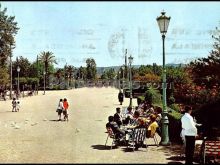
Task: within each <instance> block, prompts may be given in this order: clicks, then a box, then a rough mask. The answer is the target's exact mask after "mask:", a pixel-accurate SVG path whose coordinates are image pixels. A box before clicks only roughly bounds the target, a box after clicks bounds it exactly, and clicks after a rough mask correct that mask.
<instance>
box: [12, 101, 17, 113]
mask: <svg viewBox="0 0 220 165" xmlns="http://www.w3.org/2000/svg"><path fill="white" fill-rule="evenodd" d="M16 104H17V103H16V100H15V98H13V100H12V112H17V110H16Z"/></svg>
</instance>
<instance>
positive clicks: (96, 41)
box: [1, 1, 220, 67]
mask: <svg viewBox="0 0 220 165" xmlns="http://www.w3.org/2000/svg"><path fill="white" fill-rule="evenodd" d="M5 7H6V8H7V15H10V16H15V21H16V22H17V23H18V27H19V28H20V29H19V31H18V33H17V35H16V36H15V39H16V48H15V49H14V50H13V60H15V59H16V57H18V56H23V57H26V58H28V59H29V60H30V61H31V62H33V61H34V60H36V58H37V55H39V54H40V53H41V52H43V51H51V52H53V54H54V56H55V57H56V59H57V61H58V64H57V65H56V67H63V66H64V65H65V64H68V65H73V66H75V67H80V66H86V63H85V59H86V58H94V59H95V61H96V64H97V66H98V67H107V66H120V65H123V64H124V56H125V49H127V50H128V56H130V55H131V56H132V57H134V60H133V63H132V65H147V64H153V63H157V64H158V65H162V38H161V34H160V31H159V27H158V24H157V21H156V18H157V17H158V16H160V15H161V11H162V10H164V11H165V12H166V15H167V16H170V17H171V20H170V24H169V27H168V31H167V34H166V38H165V57H166V63H176V64H179V63H185V64H186V63H189V62H190V61H193V60H195V59H197V58H200V57H207V56H208V55H209V52H210V51H211V50H212V45H213V43H214V40H213V39H212V37H211V36H212V34H214V32H215V28H216V27H220V2H218V1H211V2H208V1H206V2H202V1H201V2H198V1H194V2H187V1H183V2H177V1H176V2H171V1H168V2H165V1H161V2H153V1H146V2H143V1H138V2H136V1H127V2H126V1H123V2H122V1H121V2H117V1H103V2H101V1H99V2H98V1H84V2H83V1H72V2H71V1H66V2H65V1H64V2H62V1H54V2H53V1H41V2H40V1H38V2H37V1H36V2H34V1H32V2H28V1H23V2H22V1H20V2H19V1H1V10H2V9H3V8H5Z"/></svg>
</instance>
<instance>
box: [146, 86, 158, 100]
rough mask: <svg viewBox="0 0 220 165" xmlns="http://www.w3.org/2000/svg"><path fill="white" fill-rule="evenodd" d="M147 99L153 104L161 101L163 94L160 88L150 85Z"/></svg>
mask: <svg viewBox="0 0 220 165" xmlns="http://www.w3.org/2000/svg"><path fill="white" fill-rule="evenodd" d="M145 100H147V101H148V102H151V103H153V104H156V103H161V94H160V92H159V90H157V89H155V88H152V87H150V88H149V89H148V90H147V92H146V94H145Z"/></svg>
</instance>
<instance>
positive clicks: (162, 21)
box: [156, 11, 170, 145]
mask: <svg viewBox="0 0 220 165" xmlns="http://www.w3.org/2000/svg"><path fill="white" fill-rule="evenodd" d="M165 13H166V12H164V11H162V12H161V14H162V15H161V16H159V17H157V19H156V20H157V23H158V25H159V28H160V33H161V34H162V41H163V72H162V75H163V113H162V136H161V142H160V144H161V145H169V144H170V142H169V133H168V124H169V121H168V117H167V113H168V112H167V100H166V68H165V44H164V41H165V35H166V32H167V29H168V25H169V22H170V17H167V16H165Z"/></svg>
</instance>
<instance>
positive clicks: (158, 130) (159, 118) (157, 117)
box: [155, 107, 162, 136]
mask: <svg viewBox="0 0 220 165" xmlns="http://www.w3.org/2000/svg"><path fill="white" fill-rule="evenodd" d="M161 113H162V108H161V107H156V108H155V115H156V122H157V124H158V128H157V131H156V132H157V133H158V135H160V136H161V127H162V123H161V119H162V115H161Z"/></svg>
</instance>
